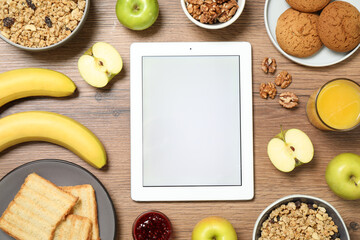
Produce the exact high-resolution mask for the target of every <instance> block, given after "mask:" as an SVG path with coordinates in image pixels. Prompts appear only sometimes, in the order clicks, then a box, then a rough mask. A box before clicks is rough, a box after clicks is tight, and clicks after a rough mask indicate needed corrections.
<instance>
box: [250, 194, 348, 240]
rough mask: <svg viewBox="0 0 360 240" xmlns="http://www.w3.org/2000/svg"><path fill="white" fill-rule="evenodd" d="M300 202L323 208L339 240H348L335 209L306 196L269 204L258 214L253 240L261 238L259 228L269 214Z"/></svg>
mask: <svg viewBox="0 0 360 240" xmlns="http://www.w3.org/2000/svg"><path fill="white" fill-rule="evenodd" d="M296 201H300V202H302V203H315V204H316V205H318V206H319V207H323V208H325V209H326V212H327V214H328V215H329V216H330V217H332V220H333V221H334V223H335V224H336V225H337V226H338V230H339V234H340V239H341V240H350V236H349V232H348V230H347V228H346V224H345V223H344V220H343V219H342V218H341V216H340V214H339V213H338V211H336V209H335V208H334V207H333V206H332V205H331V204H330V203H328V202H326V201H325V200H322V199H320V198H317V197H312V196H308V195H289V196H286V197H283V198H280V199H278V200H276V201H275V202H273V203H272V204H270V205H269V206H268V207H267V208H265V210H264V211H263V212H262V213H261V214H260V216H259V217H258V219H257V220H256V223H255V227H254V231H253V238H252V239H253V240H257V239H259V237H260V236H261V226H262V223H263V222H264V221H265V220H266V219H267V218H268V217H269V215H270V213H271V212H272V211H273V210H275V209H276V208H278V207H280V206H281V205H282V204H287V203H288V202H296Z"/></svg>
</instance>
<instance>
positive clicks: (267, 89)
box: [260, 82, 277, 99]
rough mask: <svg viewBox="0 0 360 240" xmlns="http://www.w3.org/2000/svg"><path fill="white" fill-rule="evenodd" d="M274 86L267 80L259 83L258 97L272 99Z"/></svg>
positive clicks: (274, 91) (274, 93)
mask: <svg viewBox="0 0 360 240" xmlns="http://www.w3.org/2000/svg"><path fill="white" fill-rule="evenodd" d="M276 92H277V91H276V86H275V84H273V83H271V82H268V83H262V84H260V97H261V98H264V99H266V98H268V97H270V98H272V99H274V98H275V96H276Z"/></svg>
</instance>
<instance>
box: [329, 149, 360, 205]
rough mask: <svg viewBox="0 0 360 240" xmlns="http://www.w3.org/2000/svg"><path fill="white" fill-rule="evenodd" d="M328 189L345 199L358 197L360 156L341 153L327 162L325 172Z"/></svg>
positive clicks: (359, 192)
mask: <svg viewBox="0 0 360 240" xmlns="http://www.w3.org/2000/svg"><path fill="white" fill-rule="evenodd" d="M325 178H326V182H327V184H328V185H329V187H330V189H331V190H332V191H333V192H334V193H335V194H336V195H338V196H339V197H342V198H344V199H347V200H355V199H360V156H359V155H357V154H354V153H341V154H339V155H337V156H336V157H334V158H333V159H332V160H331V161H330V162H329V164H328V166H327V168H326V173H325Z"/></svg>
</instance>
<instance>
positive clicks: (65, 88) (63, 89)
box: [0, 68, 76, 107]
mask: <svg viewBox="0 0 360 240" xmlns="http://www.w3.org/2000/svg"><path fill="white" fill-rule="evenodd" d="M75 89H76V86H75V84H74V82H73V81H71V79H70V78H68V77H67V76H66V75H64V74H62V73H59V72H56V71H53V70H49V69H44V68H21V69H16V70H11V71H8V72H4V73H1V74H0V107H1V106H3V105H4V104H6V103H8V102H10V101H13V100H16V99H19V98H24V97H31V96H49V97H65V96H69V95H71V94H72V93H73V92H74V91H75Z"/></svg>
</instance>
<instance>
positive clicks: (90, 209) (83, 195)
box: [61, 184, 100, 240]
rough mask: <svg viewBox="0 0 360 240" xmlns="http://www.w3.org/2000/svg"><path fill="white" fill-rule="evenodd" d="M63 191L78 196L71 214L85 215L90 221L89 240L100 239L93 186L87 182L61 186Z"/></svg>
mask: <svg viewBox="0 0 360 240" xmlns="http://www.w3.org/2000/svg"><path fill="white" fill-rule="evenodd" d="M61 189H63V190H64V191H66V192H68V193H71V194H72V195H74V196H76V197H79V201H78V203H77V204H76V205H75V206H74V209H73V211H72V213H73V214H75V215H79V216H83V217H87V218H89V219H90V220H91V222H92V226H93V227H92V237H91V240H100V236H99V225H98V216H97V204H96V196H95V191H94V188H93V187H92V186H91V185H89V184H84V185H77V186H66V187H61Z"/></svg>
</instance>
